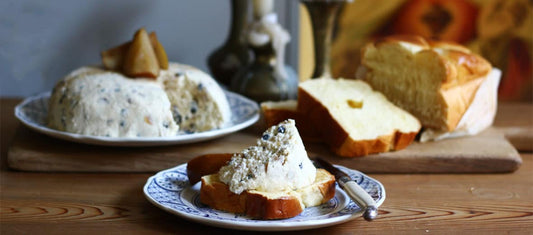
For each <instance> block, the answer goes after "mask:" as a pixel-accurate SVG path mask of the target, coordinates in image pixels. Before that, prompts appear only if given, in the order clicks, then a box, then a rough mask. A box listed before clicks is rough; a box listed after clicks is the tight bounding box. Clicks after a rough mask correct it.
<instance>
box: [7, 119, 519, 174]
mask: <svg viewBox="0 0 533 235" xmlns="http://www.w3.org/2000/svg"><path fill="white" fill-rule="evenodd" d="M262 128H263V127H261V126H260V125H255V126H253V127H251V128H249V129H247V130H245V131H241V132H239V133H235V134H232V135H230V136H226V137H224V138H221V139H217V140H212V141H208V142H203V143H197V144H189V145H184V146H167V147H149V148H122V147H121V148H116V147H99V146H91V145H84V144H75V143H70V142H66V141H63V140H58V139H54V138H50V137H47V136H45V135H42V134H39V133H36V132H34V131H31V130H29V129H27V128H25V127H21V128H20V129H19V130H18V131H17V133H16V135H15V137H14V140H13V143H12V145H11V146H10V149H9V152H8V165H9V167H10V168H12V169H16V170H23V171H45V172H49V171H52V172H53V171H58V172H156V171H160V170H161V169H166V168H170V167H173V166H175V165H177V164H179V163H185V162H187V161H189V160H190V159H192V158H193V157H196V156H199V155H203V154H209V153H227V152H239V151H240V150H242V149H243V148H246V147H247V146H249V145H252V144H254V143H255V141H256V139H257V138H258V137H259V136H260V134H261V132H262ZM306 149H307V150H308V154H309V156H310V157H315V156H321V157H323V158H326V159H328V160H329V161H331V162H333V163H335V164H342V165H345V166H347V167H351V168H355V169H358V170H360V171H363V172H368V173H452V172H468V173H488V172H511V171H514V170H516V169H518V167H519V166H520V164H521V162H522V160H521V159H520V155H519V154H518V152H517V151H516V150H515V149H514V148H513V146H512V145H511V144H510V143H509V142H508V141H507V140H506V139H505V138H504V137H503V135H502V134H501V133H499V132H498V131H495V130H494V129H490V130H487V131H485V132H484V133H483V134H480V135H477V136H473V137H465V138H457V139H449V140H443V141H437V142H429V143H414V144H412V145H410V146H408V147H407V148H406V149H404V150H400V151H397V152H389V153H382V154H376V155H370V156H367V157H359V158H343V157H339V156H336V155H335V154H334V153H332V152H331V151H330V150H329V149H328V148H327V147H326V146H324V145H322V144H313V143H306Z"/></svg>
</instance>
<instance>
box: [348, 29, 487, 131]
mask: <svg viewBox="0 0 533 235" xmlns="http://www.w3.org/2000/svg"><path fill="white" fill-rule="evenodd" d="M361 58H362V62H361V63H362V66H361V67H360V68H359V69H358V71H357V75H356V77H358V78H363V79H364V80H365V81H366V82H368V83H369V84H370V85H371V86H372V87H373V88H374V89H376V90H378V91H380V92H382V93H383V94H384V95H385V96H387V98H388V99H389V100H390V101H391V102H393V103H394V104H396V105H398V106H399V107H401V108H403V109H405V110H406V111H408V112H410V113H411V114H413V115H414V116H416V117H417V118H418V119H419V120H420V122H421V123H422V125H423V126H424V127H429V128H433V129H436V130H442V131H452V130H454V129H455V127H456V126H457V124H458V122H459V120H460V119H461V117H462V116H463V114H464V113H465V112H466V110H467V109H468V107H469V106H470V104H471V102H472V100H473V98H474V95H475V93H476V91H477V90H478V88H479V86H480V84H481V83H482V82H483V81H484V80H485V78H486V76H487V74H488V73H489V72H490V71H491V69H492V66H491V65H490V63H489V62H487V61H486V60H485V59H483V58H482V57H481V56H479V55H476V54H474V53H472V52H470V50H469V49H467V48H466V47H463V46H460V45H458V44H453V43H446V42H437V41H430V40H425V39H424V38H422V37H419V36H407V35H397V36H390V37H385V38H381V39H378V40H376V41H375V42H372V43H369V44H367V45H366V46H365V47H364V48H363V49H362V51H361Z"/></svg>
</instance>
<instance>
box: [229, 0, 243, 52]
mask: <svg viewBox="0 0 533 235" xmlns="http://www.w3.org/2000/svg"><path fill="white" fill-rule="evenodd" d="M247 10H248V0H231V29H230V34H229V37H228V39H227V40H226V41H227V42H228V43H241V36H242V33H243V31H244V27H245V26H246V18H247V17H246V13H247Z"/></svg>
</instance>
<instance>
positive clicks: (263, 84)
mask: <svg viewBox="0 0 533 235" xmlns="http://www.w3.org/2000/svg"><path fill="white" fill-rule="evenodd" d="M250 48H251V49H252V51H253V54H254V55H255V57H254V61H253V62H252V63H251V64H250V65H249V66H247V67H246V68H245V69H243V70H241V71H240V72H239V73H238V74H237V75H236V76H235V77H234V79H233V80H232V83H231V89H232V90H233V91H235V92H238V93H240V94H242V95H244V96H246V97H248V98H250V99H253V100H255V101H257V102H263V101H280V100H287V99H295V98H296V93H297V89H298V76H297V75H296V72H294V70H293V69H292V68H290V67H289V66H285V71H286V75H285V76H286V77H283V75H282V74H280V73H277V72H276V71H275V66H276V63H277V60H276V54H275V52H274V49H273V48H272V45H271V44H270V43H269V44H267V45H264V46H260V47H255V46H250Z"/></svg>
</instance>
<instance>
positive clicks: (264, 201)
mask: <svg viewBox="0 0 533 235" xmlns="http://www.w3.org/2000/svg"><path fill="white" fill-rule="evenodd" d="M334 196H335V177H334V176H333V175H331V174H330V173H329V172H327V171H326V170H324V169H317V178H316V180H315V183H313V184H312V185H310V186H307V187H304V188H302V189H298V190H294V191H284V192H278V193H267V192H259V191H244V192H243V193H241V194H235V193H233V192H231V191H230V190H229V187H228V185H226V184H224V183H223V182H221V181H220V180H219V178H218V174H212V175H206V176H203V177H202V187H201V189H200V201H201V202H202V203H203V204H206V205H208V206H210V207H211V208H214V209H217V210H223V211H226V212H231V213H238V214H245V215H248V216H250V217H253V218H256V219H286V218H291V217H294V216H297V215H299V214H300V213H301V212H302V211H303V210H304V209H305V207H306V206H308V207H311V206H317V205H320V204H322V203H325V202H327V201H329V200H330V199H331V198H333V197H334ZM305 197H308V198H311V199H312V200H305V199H302V198H305ZM306 203H307V204H306ZM309 203H312V204H309ZM308 204H309V205H308Z"/></svg>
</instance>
